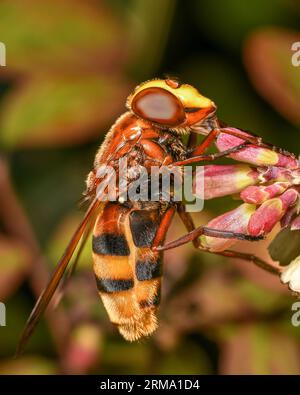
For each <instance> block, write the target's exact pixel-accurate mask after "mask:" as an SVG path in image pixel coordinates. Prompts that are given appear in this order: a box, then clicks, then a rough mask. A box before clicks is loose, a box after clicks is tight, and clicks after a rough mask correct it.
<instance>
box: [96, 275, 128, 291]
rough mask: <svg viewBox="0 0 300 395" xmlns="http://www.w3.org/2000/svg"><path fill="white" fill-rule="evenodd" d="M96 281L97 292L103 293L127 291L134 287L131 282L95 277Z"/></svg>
mask: <svg viewBox="0 0 300 395" xmlns="http://www.w3.org/2000/svg"><path fill="white" fill-rule="evenodd" d="M96 281H97V287H98V290H99V291H100V292H105V293H112V292H121V291H128V290H129V289H131V288H133V285H134V284H133V280H112V279H104V278H97V277H96Z"/></svg>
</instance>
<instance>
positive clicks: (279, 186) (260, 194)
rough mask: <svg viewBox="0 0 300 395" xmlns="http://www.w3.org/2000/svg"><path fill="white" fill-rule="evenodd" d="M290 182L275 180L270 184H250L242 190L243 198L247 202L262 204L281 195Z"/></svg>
mask: <svg viewBox="0 0 300 395" xmlns="http://www.w3.org/2000/svg"><path fill="white" fill-rule="evenodd" d="M289 186H290V184H289V183H288V182H275V183H274V184H271V185H268V186H249V187H247V188H245V189H244V190H243V191H242V192H241V195H240V196H241V199H242V200H243V201H244V202H245V203H250V204H262V203H263V202H265V201H266V200H268V199H271V198H273V197H275V196H278V195H281V194H282V193H283V192H284V191H285V190H286V189H287V188H288V187H289Z"/></svg>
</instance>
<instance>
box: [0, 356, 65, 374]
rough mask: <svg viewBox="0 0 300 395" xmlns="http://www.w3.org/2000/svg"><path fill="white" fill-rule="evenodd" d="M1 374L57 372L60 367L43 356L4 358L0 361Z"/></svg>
mask: <svg viewBox="0 0 300 395" xmlns="http://www.w3.org/2000/svg"><path fill="white" fill-rule="evenodd" d="M0 373H1V374H13V375H15V374H22V375H27V374H30V375H31V374H32V375H40V374H57V373H58V369H57V367H56V366H55V364H54V363H53V362H52V361H51V360H49V359H46V358H42V357H23V358H20V359H17V360H12V359H8V360H4V361H1V362H0Z"/></svg>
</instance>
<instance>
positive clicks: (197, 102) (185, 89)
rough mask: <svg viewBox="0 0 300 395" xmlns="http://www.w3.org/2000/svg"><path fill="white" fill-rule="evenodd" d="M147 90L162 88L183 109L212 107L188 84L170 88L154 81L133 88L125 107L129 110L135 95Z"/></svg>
mask: <svg viewBox="0 0 300 395" xmlns="http://www.w3.org/2000/svg"><path fill="white" fill-rule="evenodd" d="M147 88H162V89H165V90H167V91H168V92H170V93H172V94H173V95H174V96H176V97H177V98H178V99H179V100H180V102H181V103H182V105H183V107H185V108H207V107H211V106H214V102H213V101H211V100H210V99H209V98H207V97H205V96H203V95H201V94H200V93H199V92H198V90H197V89H196V88H194V87H193V86H191V85H189V84H182V85H179V87H178V88H172V87H171V86H170V85H168V84H167V82H166V80H161V79H154V80H150V81H146V82H143V83H142V84H140V85H138V86H137V87H136V88H135V90H134V92H133V93H132V94H131V95H130V96H129V97H128V99H127V107H129V108H130V104H131V101H132V99H133V98H134V97H135V95H137V94H138V93H139V92H141V91H142V90H144V89H147Z"/></svg>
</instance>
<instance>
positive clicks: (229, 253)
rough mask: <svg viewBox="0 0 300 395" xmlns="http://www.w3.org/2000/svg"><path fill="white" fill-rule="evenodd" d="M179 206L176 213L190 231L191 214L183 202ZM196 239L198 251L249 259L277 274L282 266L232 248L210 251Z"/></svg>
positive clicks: (191, 228)
mask: <svg viewBox="0 0 300 395" xmlns="http://www.w3.org/2000/svg"><path fill="white" fill-rule="evenodd" d="M181 206H182V207H181V208H179V209H178V214H179V216H180V218H181V220H182V222H183V223H184V225H185V227H186V229H187V230H188V231H189V232H190V231H191V230H194V229H195V226H194V223H193V219H192V216H191V215H190V213H188V212H186V211H185V208H184V205H183V204H182V205H181ZM179 210H180V211H179ZM196 240H197V241H198V243H197V244H195V240H194V241H193V244H194V246H195V248H197V249H198V250H200V251H203V252H208V253H210V254H216V255H221V256H226V257H229V258H234V259H242V260H245V261H249V262H252V263H254V264H255V265H256V266H258V267H260V268H261V269H264V270H266V271H268V272H270V273H273V274H278V275H279V274H280V273H281V271H282V268H281V267H280V266H279V265H276V264H272V263H269V262H266V261H264V260H263V259H261V258H259V257H257V256H256V255H253V254H249V253H244V252H239V251H233V250H224V251H210V250H209V249H207V248H204V247H202V246H201V244H200V242H199V239H196Z"/></svg>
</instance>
